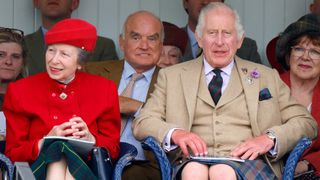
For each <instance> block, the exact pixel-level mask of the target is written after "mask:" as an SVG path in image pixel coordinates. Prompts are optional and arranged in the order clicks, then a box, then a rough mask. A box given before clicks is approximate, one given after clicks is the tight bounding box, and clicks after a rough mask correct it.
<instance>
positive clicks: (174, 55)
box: [157, 21, 188, 68]
mask: <svg viewBox="0 0 320 180" xmlns="http://www.w3.org/2000/svg"><path fill="white" fill-rule="evenodd" d="M162 24H163V29H164V41H163V48H162V53H161V56H160V60H159V62H158V64H157V65H158V66H159V67H161V68H164V67H168V66H171V65H174V64H177V63H179V62H180V61H181V58H182V56H183V54H184V52H185V50H186V46H187V43H188V34H187V33H186V32H185V31H184V30H182V29H180V28H179V27H178V26H176V25H175V24H172V23H169V22H165V21H163V22H162Z"/></svg>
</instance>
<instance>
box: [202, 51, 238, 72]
mask: <svg viewBox="0 0 320 180" xmlns="http://www.w3.org/2000/svg"><path fill="white" fill-rule="evenodd" d="M203 65H204V73H205V75H207V74H209V73H210V72H211V71H212V70H213V69H214V68H213V67H212V66H211V65H210V64H209V63H208V62H207V60H206V58H205V57H204V56H203ZM233 66H234V60H232V61H231V62H230V63H229V64H228V65H227V66H225V67H223V68H220V69H221V70H222V71H223V72H224V73H225V74H227V75H228V76H230V75H231V71H232V68H233Z"/></svg>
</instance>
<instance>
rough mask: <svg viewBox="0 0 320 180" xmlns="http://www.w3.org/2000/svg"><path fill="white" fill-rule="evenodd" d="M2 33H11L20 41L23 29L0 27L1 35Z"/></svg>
mask: <svg viewBox="0 0 320 180" xmlns="http://www.w3.org/2000/svg"><path fill="white" fill-rule="evenodd" d="M4 33H6V35H11V36H12V37H14V38H16V39H17V40H19V41H22V40H23V37H24V33H23V31H22V30H20V29H14V28H5V27H0V35H3V34H4Z"/></svg>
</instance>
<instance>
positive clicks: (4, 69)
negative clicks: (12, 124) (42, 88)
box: [0, 27, 26, 179]
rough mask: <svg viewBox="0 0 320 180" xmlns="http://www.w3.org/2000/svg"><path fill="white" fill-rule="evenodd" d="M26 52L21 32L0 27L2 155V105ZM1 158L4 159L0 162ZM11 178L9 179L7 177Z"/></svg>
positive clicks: (2, 130)
mask: <svg viewBox="0 0 320 180" xmlns="http://www.w3.org/2000/svg"><path fill="white" fill-rule="evenodd" d="M25 60H26V51H25V48H24V44H23V31H21V30H19V29H12V28H5V27H0V153H4V147H5V139H6V123H5V121H6V119H5V117H4V114H3V112H2V104H3V100H4V96H5V94H6V91H7V86H8V84H9V83H10V82H12V81H15V80H16V79H17V78H21V77H22V71H23V68H24V65H25ZM2 158H4V159H3V160H4V161H2ZM6 163H8V162H7V161H6V160H5V157H4V156H3V155H1V157H0V179H1V178H2V170H3V167H5V166H7V167H8V166H9V165H8V164H6ZM9 178H11V177H9Z"/></svg>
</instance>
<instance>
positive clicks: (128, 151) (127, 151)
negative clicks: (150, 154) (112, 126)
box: [113, 142, 138, 180]
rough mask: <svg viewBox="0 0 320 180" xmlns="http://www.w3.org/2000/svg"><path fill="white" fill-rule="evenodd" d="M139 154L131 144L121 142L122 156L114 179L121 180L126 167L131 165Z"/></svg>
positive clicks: (116, 166) (117, 163)
mask: <svg viewBox="0 0 320 180" xmlns="http://www.w3.org/2000/svg"><path fill="white" fill-rule="evenodd" d="M137 154H138V150H137V148H136V147H134V146H133V145H131V144H129V143H125V142H120V154H119V158H118V160H117V161H116V165H115V167H114V172H113V179H114V180H121V175H122V171H123V169H124V167H125V166H126V165H128V164H129V163H130V161H132V160H133V159H134V158H135V157H136V156H137Z"/></svg>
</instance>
